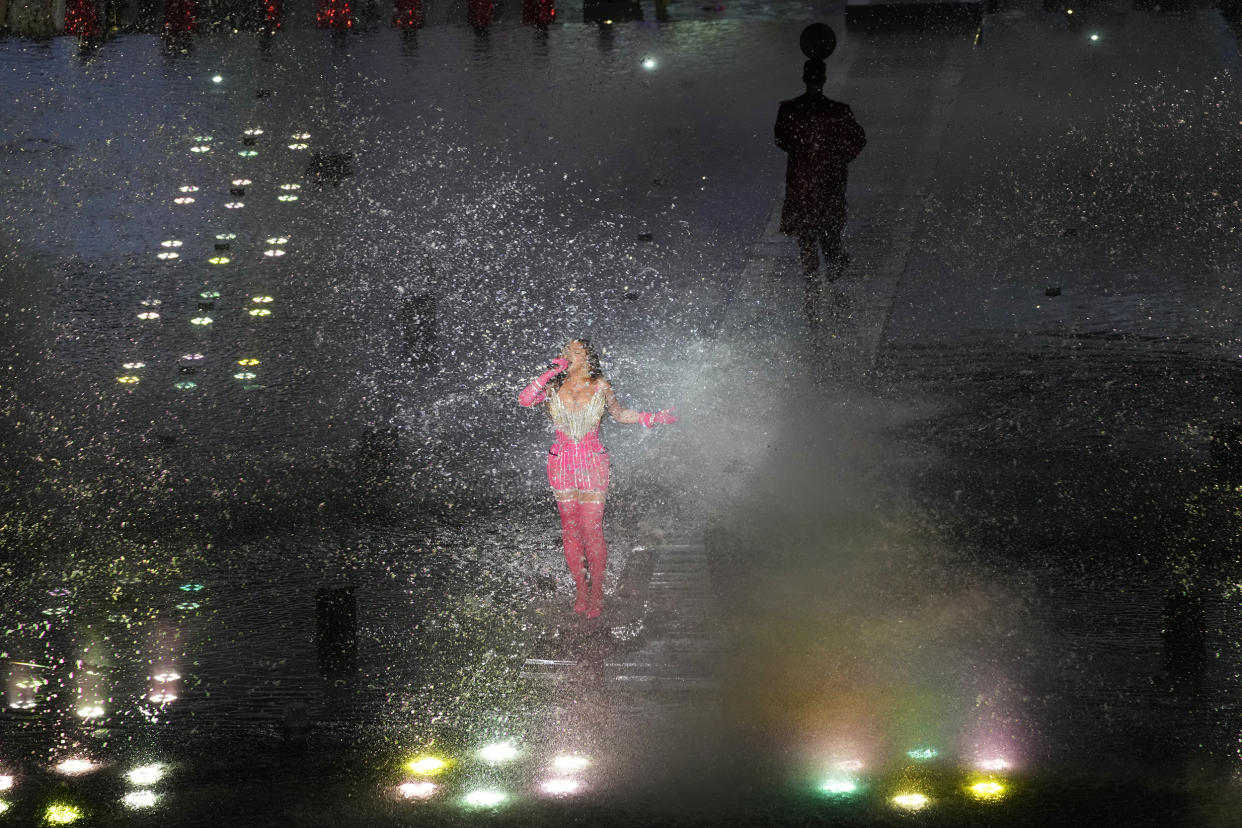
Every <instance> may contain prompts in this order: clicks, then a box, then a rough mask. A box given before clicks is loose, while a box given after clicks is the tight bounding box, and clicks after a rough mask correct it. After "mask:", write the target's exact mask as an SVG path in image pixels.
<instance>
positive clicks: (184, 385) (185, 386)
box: [173, 380, 198, 391]
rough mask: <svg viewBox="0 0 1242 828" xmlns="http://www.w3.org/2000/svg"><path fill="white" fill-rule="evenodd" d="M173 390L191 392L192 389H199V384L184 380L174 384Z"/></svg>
mask: <svg viewBox="0 0 1242 828" xmlns="http://www.w3.org/2000/svg"><path fill="white" fill-rule="evenodd" d="M173 388H176V389H178V390H180V391H189V390H190V389H191V388H198V383H197V382H192V381H190V380H182V381H181V382H176V383H173Z"/></svg>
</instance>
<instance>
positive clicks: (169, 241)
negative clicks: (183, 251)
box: [160, 239, 181, 247]
mask: <svg viewBox="0 0 1242 828" xmlns="http://www.w3.org/2000/svg"><path fill="white" fill-rule="evenodd" d="M180 246H181V242H180V241H178V240H177V239H165V240H164V241H162V242H160V247H180Z"/></svg>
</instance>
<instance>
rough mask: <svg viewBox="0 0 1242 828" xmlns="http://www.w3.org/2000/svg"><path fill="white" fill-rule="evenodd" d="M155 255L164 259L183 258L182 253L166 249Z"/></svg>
mask: <svg viewBox="0 0 1242 828" xmlns="http://www.w3.org/2000/svg"><path fill="white" fill-rule="evenodd" d="M155 257H156V258H157V259H164V260H168V259H180V258H181V254H180V253H173V252H172V251H171V250H164V251H161V252H159V253H156V254H155Z"/></svg>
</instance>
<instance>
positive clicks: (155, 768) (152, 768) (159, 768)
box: [125, 762, 164, 787]
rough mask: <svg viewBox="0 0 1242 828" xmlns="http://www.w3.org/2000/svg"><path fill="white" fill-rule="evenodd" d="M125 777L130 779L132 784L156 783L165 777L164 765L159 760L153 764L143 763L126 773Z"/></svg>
mask: <svg viewBox="0 0 1242 828" xmlns="http://www.w3.org/2000/svg"><path fill="white" fill-rule="evenodd" d="M125 778H126V779H128V780H129V782H130V784H131V785H137V786H139V787H146V786H148V785H154V784H155V783H156V782H159V781H160V780H161V779H163V778H164V766H163V765H161V764H159V763H158V762H157V763H155V764H151V765H142V766H140V767H137V768H134V769H133V770H131V771H130V772H129V773H127V774H125Z"/></svg>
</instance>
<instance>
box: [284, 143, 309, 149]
mask: <svg viewBox="0 0 1242 828" xmlns="http://www.w3.org/2000/svg"><path fill="white" fill-rule="evenodd" d="M309 146H310V144H302V143H296V144H290V145H289V149H291V150H304V149H306V148H307V147H309Z"/></svg>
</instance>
